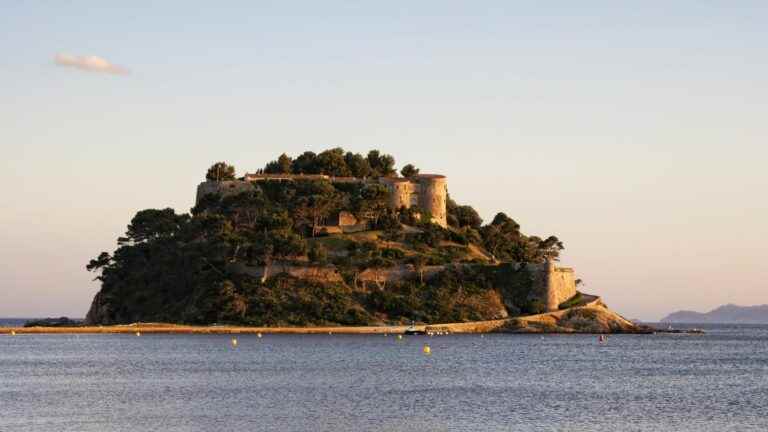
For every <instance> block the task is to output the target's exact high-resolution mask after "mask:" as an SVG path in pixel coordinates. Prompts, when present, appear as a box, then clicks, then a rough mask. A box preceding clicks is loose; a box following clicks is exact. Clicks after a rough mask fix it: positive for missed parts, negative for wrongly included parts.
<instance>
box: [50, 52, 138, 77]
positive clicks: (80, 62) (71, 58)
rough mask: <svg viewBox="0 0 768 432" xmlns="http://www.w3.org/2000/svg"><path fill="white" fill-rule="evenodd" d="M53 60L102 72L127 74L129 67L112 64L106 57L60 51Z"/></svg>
mask: <svg viewBox="0 0 768 432" xmlns="http://www.w3.org/2000/svg"><path fill="white" fill-rule="evenodd" d="M53 62H54V63H56V64H57V65H59V66H69V67H74V68H78V69H82V70H87V71H92V72H102V73H109V74H117V75H125V74H127V73H128V69H126V68H124V67H122V66H118V65H116V64H112V63H110V62H109V61H107V60H106V59H104V58H101V57H98V56H75V55H71V54H65V53H59V54H56V56H55V57H54V58H53Z"/></svg>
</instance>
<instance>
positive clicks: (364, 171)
mask: <svg viewBox="0 0 768 432" xmlns="http://www.w3.org/2000/svg"><path fill="white" fill-rule="evenodd" d="M344 161H345V162H346V163H347V167H349V171H350V172H351V173H352V175H353V176H354V177H357V178H364V177H368V176H369V175H371V165H370V164H369V163H368V160H367V159H366V158H364V157H363V156H362V155H361V154H360V153H352V152H347V154H345V155H344Z"/></svg>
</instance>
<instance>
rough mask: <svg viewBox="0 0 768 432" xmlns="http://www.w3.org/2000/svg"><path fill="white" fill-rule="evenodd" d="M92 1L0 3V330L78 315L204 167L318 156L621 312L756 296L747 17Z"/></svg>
mask: <svg viewBox="0 0 768 432" xmlns="http://www.w3.org/2000/svg"><path fill="white" fill-rule="evenodd" d="M106 3H107V2H97V1H92V2H78V1H74V2H64V1H60V2H59V1H57V2H53V1H49V2H21V1H7V2H4V3H3V4H2V5H1V6H0V54H1V55H0V83H2V85H0V145H1V146H2V156H3V157H2V159H1V161H0V185H2V191H3V198H4V202H5V205H4V206H3V209H2V211H0V242H1V243H2V245H3V247H2V248H0V316H42V315H70V316H83V315H84V313H85V311H86V310H87V307H88V305H89V303H90V300H91V297H92V295H93V294H94V293H95V292H96V290H97V285H96V284H95V283H93V282H91V281H90V279H91V278H92V275H91V274H88V273H86V272H85V271H84V269H83V267H84V265H85V263H86V262H87V261H88V260H89V259H90V258H91V257H93V256H95V255H97V254H98V253H99V252H100V251H102V250H112V249H113V248H114V240H115V238H116V237H117V236H118V235H120V234H121V233H122V232H123V231H124V230H125V225H126V224H127V223H128V221H129V220H130V218H131V216H132V215H133V213H134V212H135V211H136V210H139V209H143V208H148V207H164V206H171V207H174V208H176V209H177V210H179V211H186V210H188V209H189V208H190V207H191V206H192V204H193V198H194V189H195V187H196V184H197V183H198V182H199V181H200V180H201V179H202V176H203V174H204V172H205V169H206V168H207V167H208V166H209V165H210V163H212V162H214V161H217V160H227V161H229V162H231V163H233V164H235V165H236V167H237V168H238V171H239V172H240V173H242V172H244V171H252V170H254V169H256V168H259V167H261V166H263V165H264V163H265V162H267V161H268V160H269V159H271V158H274V156H276V155H277V154H279V153H281V152H283V151H286V152H288V153H292V154H296V153H299V152H301V151H303V150H305V149H311V150H315V151H318V150H322V149H325V148H328V147H332V146H342V147H344V148H346V149H349V150H353V151H360V152H363V151H367V150H368V149H371V148H378V149H381V150H382V151H385V152H388V153H391V154H393V155H395V157H396V159H397V160H398V164H399V165H400V166H402V165H403V164H405V163H409V162H410V163H414V164H416V165H417V166H419V167H421V168H422V170H423V171H431V172H440V173H443V174H445V175H447V176H448V178H449V190H450V192H451V195H452V196H453V197H454V198H455V199H456V200H458V201H460V202H462V203H468V204H472V205H473V206H475V207H476V208H477V209H478V210H479V211H480V212H481V214H482V216H483V217H484V218H486V219H490V218H491V217H492V215H493V214H494V213H495V212H496V211H505V212H506V213H507V214H509V215H510V216H512V217H513V218H514V219H516V220H517V221H518V222H519V223H520V224H521V225H522V226H523V228H524V230H525V231H526V232H527V233H530V234H539V235H549V234H555V235H557V236H559V237H560V238H561V239H562V240H564V242H565V244H566V253H565V255H564V257H563V263H564V264H566V265H571V266H574V267H575V268H576V270H577V273H578V274H579V276H580V277H581V278H583V279H584V280H585V281H586V283H587V287H586V291H588V292H594V293H599V294H602V295H603V296H604V298H605V300H606V302H607V303H608V304H609V305H610V306H612V307H614V308H615V309H617V310H618V311H619V312H620V313H623V314H624V315H626V316H628V317H632V318H635V317H636V318H643V319H657V318H659V317H661V316H662V315H664V314H665V313H666V312H670V311H672V310H675V309H679V308H693V309H699V310H706V309H708V308H712V307H714V306H716V305H719V304H721V303H726V302H734V303H739V304H754V303H768V286H766V282H765V281H766V271H765V268H766V265H765V260H766V241H768V228H766V221H768V203H767V202H766V199H765V190H766V189H768V174H766V171H765V164H766V161H768V149H766V145H765V139H766V137H767V136H768V121H766V113H767V112H768V78H766V77H768V61H767V58H766V53H768V36H767V35H766V30H765V23H766V22H768V3H766V2H763V1H754V2H747V1H734V2H726V1H670V2H662V1H624V2H620V1H601V2H594V1H593V2H589V1H583V2H573V1H562V2H555V1H550V2H513V1H486V2H469V1H466V2H455V1H420V2H413V1H410V2H373V1H371V2H351V1H350V2H314V1H313V2H288V1H280V2H254V1H243V2H221V3H226V4H227V6H216V7H212V6H210V5H211V4H212V3H211V2H189V1H183V2H182V1H178V2H171V1H166V2H162V4H161V5H152V4H150V2H138V1H135V2H123V3H130V5H127V4H124V5H120V6H116V4H117V2H111V3H114V4H112V5H109V6H106ZM57 53H69V54H73V55H96V56H100V57H103V58H106V59H107V60H109V61H111V62H113V63H115V64H117V65H120V66H124V67H126V68H128V69H129V70H130V71H131V73H130V74H128V75H110V74H104V73H98V72H89V71H84V70H79V69H75V68H71V67H61V66H56V65H54V62H53V59H54V56H55V55H56V54H57Z"/></svg>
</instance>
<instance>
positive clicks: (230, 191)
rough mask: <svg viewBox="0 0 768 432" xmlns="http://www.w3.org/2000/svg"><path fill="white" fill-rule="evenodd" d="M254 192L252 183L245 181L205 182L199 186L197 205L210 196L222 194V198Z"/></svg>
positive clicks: (196, 198)
mask: <svg viewBox="0 0 768 432" xmlns="http://www.w3.org/2000/svg"><path fill="white" fill-rule="evenodd" d="M249 190H253V185H252V184H251V183H250V182H247V181H243V180H225V181H205V182H202V183H200V184H199V185H198V186H197V196H196V197H195V204H197V203H198V202H200V200H201V199H202V198H203V197H204V196H206V195H208V194H216V193H218V194H220V195H221V196H222V197H225V196H228V195H236V194H239V193H242V192H247V191H249Z"/></svg>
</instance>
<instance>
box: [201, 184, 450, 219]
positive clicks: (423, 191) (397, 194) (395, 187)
mask: <svg viewBox="0 0 768 432" xmlns="http://www.w3.org/2000/svg"><path fill="white" fill-rule="evenodd" d="M294 180H327V181H330V182H331V183H374V184H375V183H379V184H382V185H384V186H385V187H386V188H387V190H388V191H389V206H390V208H392V209H401V208H411V207H418V208H419V209H421V210H424V211H427V212H429V214H430V215H431V216H432V222H434V223H436V224H438V225H440V226H442V227H447V226H448V214H447V209H446V205H447V202H448V185H447V181H446V178H445V176H443V175H439V174H417V175H415V176H412V177H407V178H403V177H379V178H378V179H367V178H366V179H363V178H355V177H332V176H327V175H324V174H246V175H245V176H244V177H243V178H242V179H241V180H228V181H206V182H203V183H200V185H199V186H198V187H197V199H196V202H199V201H200V199H201V198H202V197H203V196H205V195H207V194H211V193H218V194H221V195H222V196H226V195H232V194H237V193H240V192H243V191H245V190H248V189H249V188H250V183H253V182H264V181H294Z"/></svg>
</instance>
